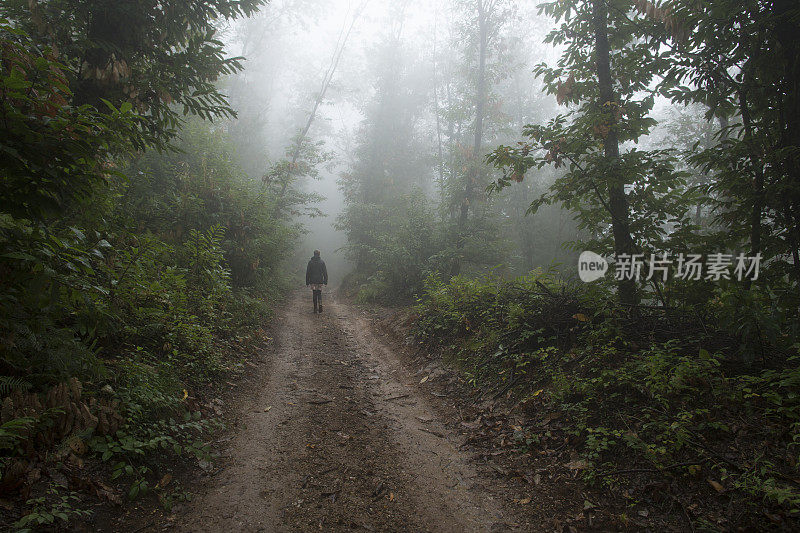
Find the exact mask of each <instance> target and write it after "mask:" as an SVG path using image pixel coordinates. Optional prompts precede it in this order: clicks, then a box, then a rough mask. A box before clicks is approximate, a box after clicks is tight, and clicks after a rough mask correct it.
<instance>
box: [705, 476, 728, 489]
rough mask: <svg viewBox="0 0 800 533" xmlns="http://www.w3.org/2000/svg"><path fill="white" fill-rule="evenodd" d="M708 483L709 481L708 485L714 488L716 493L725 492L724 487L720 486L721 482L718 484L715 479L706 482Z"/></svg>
mask: <svg viewBox="0 0 800 533" xmlns="http://www.w3.org/2000/svg"><path fill="white" fill-rule="evenodd" d="M706 481H708V484H709V485H711V486H712V487H714V490H715V491H717V492H725V487H723V486H722V485H720V483H719V482H717V481H714V480H713V479H708V480H706Z"/></svg>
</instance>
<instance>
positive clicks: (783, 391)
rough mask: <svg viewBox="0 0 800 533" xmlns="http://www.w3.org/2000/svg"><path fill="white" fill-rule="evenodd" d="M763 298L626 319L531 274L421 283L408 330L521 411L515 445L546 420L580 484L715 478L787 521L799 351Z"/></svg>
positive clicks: (601, 298) (798, 437)
mask: <svg viewBox="0 0 800 533" xmlns="http://www.w3.org/2000/svg"><path fill="white" fill-rule="evenodd" d="M769 301H770V300H769V299H767V298H760V297H759V296H758V295H751V296H742V295H740V294H735V293H734V292H733V290H732V289H728V288H723V289H720V290H719V291H718V298H717V299H716V301H715V303H714V304H713V305H711V306H710V307H709V308H710V309H711V310H712V312H713V314H711V312H709V311H708V310H707V309H708V308H707V309H706V310H705V311H704V314H703V317H704V318H702V319H701V318H700V317H701V312H699V311H692V310H690V309H689V310H684V311H685V312H684V313H682V314H680V315H678V314H670V315H668V316H664V315H653V314H650V315H648V314H647V313H646V311H645V310H646V308H642V309H643V310H641V311H640V312H639V313H638V314H632V313H631V312H630V311H629V310H627V309H623V308H620V307H618V306H616V305H615V304H614V303H613V295H610V294H608V293H606V292H605V291H603V290H602V289H597V288H593V287H592V286H591V285H588V286H587V285H582V286H574V285H571V284H568V283H564V282H562V281H559V280H557V279H554V278H553V277H551V276H549V275H547V274H544V273H542V272H534V273H532V274H530V275H529V276H525V277H522V278H518V279H514V280H510V281H507V280H502V279H499V278H496V277H487V278H481V279H465V278H462V277H455V278H452V279H450V280H449V281H447V282H444V281H441V280H439V279H438V278H435V277H430V278H428V279H427V280H426V284H425V289H424V291H423V293H422V295H421V296H420V298H419V300H418V302H417V305H416V307H415V311H416V313H417V314H418V316H419V318H418V319H417V321H416V323H415V326H414V328H415V330H414V333H415V335H416V336H417V338H418V339H420V340H421V341H423V342H426V343H428V345H429V346H431V347H439V348H440V349H441V350H443V353H444V355H445V357H446V358H448V359H449V360H451V361H453V362H454V363H455V365H456V366H457V368H459V369H460V371H461V372H462V373H463V374H464V375H465V377H466V378H467V380H468V381H469V382H470V383H472V384H473V385H474V386H475V387H477V388H479V389H481V390H482V393H481V395H482V396H483V397H487V396H489V395H492V396H493V397H495V398H498V397H500V396H501V395H504V394H509V395H510V396H511V397H512V398H513V399H514V400H515V401H517V402H519V403H520V404H521V405H525V406H526V409H527V411H528V412H529V413H530V414H531V419H530V421H529V425H528V427H527V428H523V430H522V432H521V433H522V434H521V435H519V436H518V437H519V438H518V439H517V440H518V441H519V442H520V445H521V446H522V449H523V450H525V451H527V452H529V453H535V451H534V450H535V448H536V444H537V443H539V442H541V440H542V433H540V432H544V433H546V431H545V430H544V429H539V427H540V426H539V425H538V422H537V417H540V416H542V414H543V413H546V412H555V413H559V416H560V417H561V418H560V419H561V420H563V421H564V426H565V431H566V432H567V434H568V435H569V436H570V439H571V442H573V443H575V445H576V446H578V448H579V449H580V450H581V451H582V453H583V458H584V460H585V461H586V462H587V464H588V465H589V468H588V469H586V470H585V471H584V477H585V479H586V480H587V481H589V482H590V483H596V484H601V485H608V486H614V485H616V484H618V483H623V482H625V481H626V480H625V477H624V475H623V474H617V472H620V471H629V470H630V469H631V468H634V471H636V470H635V469H636V468H638V469H639V470H640V471H644V472H654V473H660V475H664V476H673V477H677V478H683V480H684V481H685V482H688V483H705V480H706V478H708V479H712V480H715V479H717V480H719V481H714V483H718V484H719V485H718V486H719V487H720V490H725V489H727V490H729V491H733V494H734V496H733V498H735V501H737V502H741V503H742V504H743V505H745V506H749V507H748V508H749V509H750V510H751V511H753V512H758V505H759V502H765V503H766V504H767V505H771V506H777V507H782V508H783V509H784V510H785V512H787V513H788V514H789V515H792V516H794V517H795V518H798V517H800V490H798V487H797V484H796V481H795V480H796V479H798V478H800V433H799V432H798V431H799V430H800V410H799V409H800V366H799V365H798V362H800V355H798V349H799V348H800V345H798V343H796V342H793V338H792V336H791V335H786V334H785V333H783V332H786V331H792V327H793V326H792V324H790V323H787V318H786V317H785V315H784V316H776V315H775V312H776V311H775V309H773V308H771V307H769ZM734 308H735V309H736V311H735V312H734ZM742 308H744V310H743V309H742ZM734 317H736V318H735V319H734ZM701 320H703V321H702V322H700V321H701ZM714 324H719V326H717V327H714V326H713V325H714ZM765 354H766V355H765ZM723 487H724V489H723ZM736 495H738V496H736Z"/></svg>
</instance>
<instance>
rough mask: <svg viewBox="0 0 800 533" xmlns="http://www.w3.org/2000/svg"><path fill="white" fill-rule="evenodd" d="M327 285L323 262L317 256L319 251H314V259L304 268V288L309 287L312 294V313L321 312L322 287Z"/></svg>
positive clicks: (326, 272) (326, 270)
mask: <svg viewBox="0 0 800 533" xmlns="http://www.w3.org/2000/svg"><path fill="white" fill-rule="evenodd" d="M327 284H328V269H327V268H326V267H325V261H323V260H322V258H321V257H320V256H319V250H314V257H312V258H311V261H309V262H308V266H307V267H306V287H308V286H309V285H311V290H312V292H313V293H314V313H317V312H319V313H321V312H322V286H323V285H327Z"/></svg>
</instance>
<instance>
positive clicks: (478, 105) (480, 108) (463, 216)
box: [450, 0, 489, 276]
mask: <svg viewBox="0 0 800 533" xmlns="http://www.w3.org/2000/svg"><path fill="white" fill-rule="evenodd" d="M476 5H477V9H478V39H479V43H478V46H479V51H478V75H477V80H476V84H475V85H476V90H475V137H474V141H473V144H472V158H473V164H472V165H470V167H469V169H468V170H467V173H466V176H465V182H464V198H463V199H462V200H461V213H460V214H459V217H458V237H457V240H456V250H458V252H459V253H460V251H461V250H463V249H464V243H465V241H466V234H465V232H466V226H467V220H468V218H469V208H470V202H471V201H472V197H473V194H474V190H475V183H476V182H477V181H478V176H479V167H480V165H481V160H480V153H481V148H482V146H483V116H484V113H485V104H486V102H485V100H486V94H485V93H486V53H487V49H488V48H489V30H488V27H487V26H488V24H487V20H486V15H487V13H486V10H485V6H484V5H483V0H477V1H476ZM460 271H461V258H460V257H459V254H457V255H456V258H455V261H454V262H453V268H452V270H451V272H450V273H451V275H453V276H457V275H458V274H459V272H460Z"/></svg>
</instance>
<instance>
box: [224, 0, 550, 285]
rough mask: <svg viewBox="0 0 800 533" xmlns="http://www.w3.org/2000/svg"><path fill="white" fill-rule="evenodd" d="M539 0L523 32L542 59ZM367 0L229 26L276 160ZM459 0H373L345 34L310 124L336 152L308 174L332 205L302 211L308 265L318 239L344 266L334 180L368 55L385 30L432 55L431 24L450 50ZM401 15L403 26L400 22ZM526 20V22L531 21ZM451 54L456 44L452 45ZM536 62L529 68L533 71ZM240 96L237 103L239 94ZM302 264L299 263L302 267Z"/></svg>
mask: <svg viewBox="0 0 800 533" xmlns="http://www.w3.org/2000/svg"><path fill="white" fill-rule="evenodd" d="M537 3H539V2H538V1H536V0H520V1H519V2H518V7H519V12H520V19H519V21H518V22H517V24H522V25H523V26H522V27H523V28H524V29H525V31H528V27H529V29H530V34H529V37H530V44H531V46H536V47H537V48H538V49H539V50H537V55H538V56H539V57H538V59H537V61H542V60H547V61H548V62H551V61H554V60H555V59H556V57H557V56H556V52H555V51H554V50H553V48H552V47H550V46H549V45H540V44H539V43H541V40H542V37H543V35H544V33H545V31H546V30H547V28H549V26H550V22H549V20H548V19H546V18H544V17H540V16H537V15H536V9H535V6H536V4H537ZM360 4H361V0H273V1H272V2H271V3H270V4H268V5H266V6H264V7H263V8H262V9H261V11H260V12H259V13H258V14H257V15H256V16H255V17H253V18H251V19H244V20H239V21H236V22H234V23H233V24H231V25H230V26H229V27H227V28H226V29H225V31H224V33H223V38H224V39H225V41H226V42H227V44H228V49H229V51H230V53H231V54H233V55H244V56H245V57H246V61H245V63H244V66H245V70H244V72H243V73H241V74H239V75H238V76H240V77H243V78H242V79H244V80H246V81H247V83H248V84H249V87H250V89H249V90H248V91H249V92H248V94H249V95H250V96H249V97H248V98H249V99H251V100H255V101H250V102H245V104H246V105H242V106H241V107H242V109H238V111H239V114H240V118H245V117H244V116H243V115H245V114H246V113H253V112H256V111H254V108H258V109H259V110H258V112H262V111H263V112H265V113H266V117H267V121H266V122H267V124H266V128H265V130H266V131H265V132H264V140H263V141H259V142H264V143H265V144H266V148H267V152H268V154H269V157H270V159H271V160H276V159H278V158H280V157H282V156H283V155H284V152H285V150H286V147H287V146H288V145H289V143H290V142H291V138H292V136H293V135H294V134H295V133H296V132H297V131H298V130H299V129H300V128H301V127H302V125H303V124H304V123H305V120H306V119H307V117H308V114H309V112H310V111H311V108H312V106H313V100H314V96H315V94H316V93H317V92H318V91H319V87H320V84H321V82H322V79H323V76H324V74H325V71H326V69H327V68H328V66H329V64H330V61H331V55H332V54H333V51H334V48H335V46H336V42H337V38H338V36H339V34H340V32H341V30H342V26H343V24H345V23H346V24H349V22H350V21H351V20H352V17H353V14H354V11H355V10H356V9H357V7H358V6H359V5H360ZM454 5H455V3H454V2H453V1H452V0H433V1H431V0H369V1H368V2H367V3H366V7H365V9H364V11H363V12H362V14H361V16H360V18H359V19H358V21H357V22H356V24H355V26H354V28H353V30H352V33H351V34H350V36H349V39H348V41H347V44H346V47H345V50H344V53H343V55H342V59H341V62H340V63H339V66H338V68H337V71H336V73H335V75H334V78H333V81H332V83H331V86H330V87H329V89H328V92H327V94H326V99H325V102H324V104H323V105H322V106H321V107H320V109H319V111H318V114H317V117H316V119H315V121H314V124H313V126H312V128H311V130H310V132H309V136H310V138H311V139H313V140H322V141H324V143H325V149H326V150H329V151H332V152H334V161H333V163H332V165H331V166H330V167H329V168H324V169H321V171H320V180H318V181H310V182H309V183H308V188H309V190H313V191H315V192H319V193H321V194H323V195H324V196H326V200H325V201H323V202H321V203H320V204H319V205H318V206H317V207H319V208H320V209H321V210H322V211H323V212H324V214H325V216H324V217H319V218H315V219H311V220H303V222H304V223H305V225H306V227H307V228H308V230H309V231H308V234H307V235H306V237H305V239H304V242H303V244H302V246H301V252H300V255H299V257H298V258H296V260H295V262H296V263H298V265H299V266H301V267H303V268H304V264H301V263H302V258H304V257H306V256H310V252H311V250H313V249H314V248H319V249H320V250H322V252H323V257H325V258H326V262H327V263H328V264H329V266H330V267H331V268H330V270H331V277H332V282H334V283H335V282H338V281H340V280H341V277H342V275H343V274H344V271H345V270H346V268H347V267H346V265H345V263H344V259H343V256H342V254H341V253H337V252H336V250H337V249H338V248H340V247H341V246H343V245H344V242H345V239H344V236H343V235H342V234H340V233H339V232H336V231H335V230H334V229H333V224H334V222H335V220H336V217H337V215H338V214H339V212H340V211H341V207H342V197H341V194H340V192H339V190H338V186H337V180H338V179H339V175H340V173H341V172H342V171H343V170H345V169H346V168H347V166H348V163H349V161H350V158H351V157H352V152H351V150H352V148H353V138H354V137H353V136H354V133H355V131H356V130H357V128H358V126H359V124H360V122H361V120H362V119H363V116H362V113H361V110H360V109H361V107H362V106H363V105H364V104H366V103H367V102H369V100H370V97H371V95H372V93H373V84H374V81H375V80H373V79H371V72H370V63H369V62H370V59H371V58H370V54H372V53H374V50H375V46H376V45H377V44H378V43H380V42H381V40H382V39H384V38H385V37H386V36H388V35H392V34H395V33H397V32H398V31H399V32H400V35H401V39H400V41H401V42H402V43H403V44H404V45H405V46H407V47H408V49H409V51H412V50H413V52H414V53H415V54H416V55H417V56H418V57H420V58H423V60H425V61H431V64H432V47H433V41H434V28H436V35H437V40H438V50H439V51H438V53H439V54H441V53H444V52H445V50H444V47H445V43H444V41H445V40H446V39H447V32H448V19H450V18H452V17H453V16H454V15H455V13H454V11H453V9H454V7H453V6H454ZM401 20H402V28H400V27H399V21H401ZM528 24H529V26H528ZM450 53H453V52H452V51H451V52H450ZM532 66H533V65H532V64H531V65H526V66H525V68H526V69H527V70H528V71H530V69H531V68H532ZM234 105H237V102H234ZM298 268H299V267H298Z"/></svg>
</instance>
